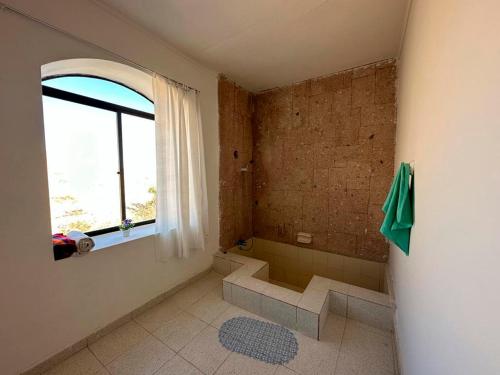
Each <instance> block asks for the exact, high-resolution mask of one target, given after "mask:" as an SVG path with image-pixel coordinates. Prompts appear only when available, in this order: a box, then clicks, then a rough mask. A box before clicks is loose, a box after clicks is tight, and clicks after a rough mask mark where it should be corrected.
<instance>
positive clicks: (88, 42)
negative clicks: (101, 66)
mask: <svg viewBox="0 0 500 375" xmlns="http://www.w3.org/2000/svg"><path fill="white" fill-rule="evenodd" d="M0 10H2V11H5V10H8V11H10V12H12V13H14V14H17V15H18V16H21V17H24V18H27V19H29V20H30V21H33V22H36V23H39V24H41V25H43V26H45V27H47V28H49V29H51V30H54V31H57V32H58V33H60V34H63V35H65V36H67V37H69V38H71V39H74V40H76V41H78V42H81V43H84V44H87V45H89V46H91V47H94V48H97V49H100V50H101V51H104V52H106V53H107V54H109V55H111V56H112V57H114V58H117V59H119V60H122V61H123V62H126V63H127V64H129V65H132V66H133V67H135V68H137V69H139V70H141V71H143V72H145V73H148V74H150V75H152V76H153V77H154V76H155V75H158V76H161V77H163V78H165V79H166V80H168V81H170V82H172V83H173V84H175V85H178V86H182V87H183V88H185V89H188V90H193V91H196V92H198V93H199V92H200V91H199V90H197V89H195V88H194V87H191V86H188V85H186V84H185V83H182V82H179V81H176V80H175V79H172V78H169V77H167V76H164V75H163V74H160V73H157V72H155V71H154V70H152V69H149V68H148V67H145V66H144V65H141V64H139V63H136V62H135V61H133V60H130V59H128V58H126V57H123V56H122V55H119V54H118V53H116V52H113V51H110V50H108V49H106V48H104V47H101V46H99V45H98V44H95V43H93V42H90V41H88V40H85V39H83V38H80V37H78V36H76V35H73V34H71V33H69V32H67V31H64V30H62V29H59V28H58V27H56V26H53V25H51V24H49V23H47V22H45V21H42V20H40V19H38V18H35V17H33V16H31V15H29V14H27V13H24V12H22V11H20V10H17V9H15V8H12V7H10V6H9V5H6V4H4V3H1V2H0Z"/></svg>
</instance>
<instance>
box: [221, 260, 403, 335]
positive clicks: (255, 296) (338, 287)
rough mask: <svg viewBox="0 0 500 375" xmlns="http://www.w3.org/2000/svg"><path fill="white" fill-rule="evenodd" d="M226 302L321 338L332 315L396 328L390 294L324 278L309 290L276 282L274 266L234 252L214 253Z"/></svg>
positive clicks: (375, 325)
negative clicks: (272, 275)
mask: <svg viewBox="0 0 500 375" xmlns="http://www.w3.org/2000/svg"><path fill="white" fill-rule="evenodd" d="M213 268H214V270H215V271H216V272H219V273H221V274H223V275H225V276H226V277H225V278H224V279H223V295H224V300H226V301H227V302H229V303H232V304H234V305H236V306H239V307H241V308H243V309H245V310H247V311H250V312H252V313H254V314H256V315H259V316H262V317H264V318H266V319H269V320H272V321H274V322H276V323H279V324H282V325H284V326H285V327H288V328H291V329H295V330H298V331H300V332H302V333H304V334H306V335H308V336H310V337H313V338H315V339H318V340H319V339H320V337H321V330H322V327H323V325H324V323H325V322H326V318H327V316H328V314H329V313H333V314H338V315H342V316H345V317H347V318H349V319H354V320H358V321H361V322H362V323H365V324H368V325H371V326H373V327H376V328H379V329H383V330H386V331H392V327H393V322H392V309H393V304H392V301H391V299H390V297H389V296H388V295H386V294H383V293H379V292H375V291H372V290H369V289H365V288H360V287H357V286H354V285H350V284H346V283H342V282H339V281H336V280H332V279H328V278H325V277H320V276H316V275H315V276H313V278H312V279H311V281H310V282H309V284H308V285H307V288H306V289H305V290H304V292H303V293H299V292H297V291H294V290H290V289H287V288H284V287H281V286H279V285H275V284H272V283H270V282H269V281H268V280H269V264H268V263H267V262H264V261H262V260H258V259H254V258H249V257H245V256H242V255H238V254H233V253H226V254H224V253H222V252H218V253H216V254H215V255H214V263H213Z"/></svg>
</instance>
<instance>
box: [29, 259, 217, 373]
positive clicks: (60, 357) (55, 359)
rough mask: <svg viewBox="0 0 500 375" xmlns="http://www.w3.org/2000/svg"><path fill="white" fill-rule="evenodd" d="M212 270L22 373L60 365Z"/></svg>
mask: <svg viewBox="0 0 500 375" xmlns="http://www.w3.org/2000/svg"><path fill="white" fill-rule="evenodd" d="M211 270H212V266H210V267H209V268H208V269H206V270H205V271H202V272H201V273H199V274H197V275H195V276H193V277H191V278H189V279H188V280H186V281H184V282H182V283H180V284H178V285H176V286H175V287H173V288H172V289H170V290H168V291H166V292H163V293H161V294H160V295H158V296H156V297H154V298H152V299H151V300H149V301H148V302H146V303H145V304H143V305H142V306H140V307H138V308H136V309H134V310H132V311H131V312H129V313H127V314H125V315H124V316H122V317H120V318H118V319H116V320H114V321H112V322H111V323H109V324H107V325H106V326H104V327H103V328H100V329H98V330H97V331H95V332H94V333H92V334H90V335H89V336H87V337H85V338H83V339H81V340H79V341H77V342H76V343H74V344H72V345H70V346H69V347H67V348H65V349H63V350H61V351H60V352H58V353H56V354H55V355H53V356H51V357H49V358H48V359H46V360H45V361H43V362H41V363H39V364H37V365H35V366H34V367H32V368H30V369H29V370H26V371H24V372H21V375H39V374H42V373H44V372H46V371H48V370H50V369H51V368H53V367H54V366H56V365H58V364H59V363H61V362H63V361H64V360H66V359H67V358H69V357H71V356H72V355H73V354H75V353H77V352H79V351H80V350H82V349H84V348H86V347H88V346H89V345H91V344H93V343H94V342H96V341H97V340H99V339H100V338H101V337H103V336H106V335H107V334H108V333H110V332H111V331H113V330H115V329H116V328H118V327H120V326H122V325H124V324H125V323H128V322H129V321H131V320H132V319H133V318H135V317H136V316H138V315H140V314H142V313H143V312H144V311H146V310H148V309H150V308H151V307H153V306H155V305H157V304H159V303H161V302H162V301H164V300H165V299H166V298H168V297H170V296H171V295H173V294H175V293H177V292H178V291H179V290H181V289H183V288H185V287H186V286H188V285H189V284H192V283H194V282H195V281H197V280H199V279H201V278H202V277H203V276H205V275H206V274H208V273H209V272H210V271H211Z"/></svg>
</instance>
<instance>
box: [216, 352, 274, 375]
mask: <svg viewBox="0 0 500 375" xmlns="http://www.w3.org/2000/svg"><path fill="white" fill-rule="evenodd" d="M277 367H278V365H272V364H269V363H265V362H262V361H258V360H256V359H253V358H250V357H247V356H245V355H242V354H239V353H231V355H230V356H229V357H228V358H227V359H226V360H225V361H224V363H223V364H222V366H221V367H219V369H218V370H217V372H216V373H215V374H216V375H273V374H274V373H275V371H276V369H277Z"/></svg>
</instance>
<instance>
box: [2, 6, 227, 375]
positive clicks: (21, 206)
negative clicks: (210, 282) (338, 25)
mask: <svg viewBox="0 0 500 375" xmlns="http://www.w3.org/2000/svg"><path fill="white" fill-rule="evenodd" d="M8 3H11V4H12V5H14V6H16V7H19V8H21V9H24V10H26V11H28V12H30V13H31V14H33V15H34V16H35V17H37V18H41V19H44V20H46V21H48V22H50V23H53V24H55V25H58V26H59V27H62V28H64V29H66V30H68V31H70V32H72V33H75V34H77V35H79V36H80V37H83V38H86V39H88V40H92V41H94V42H97V43H99V44H100V45H102V46H104V47H105V48H108V49H111V50H113V51H115V52H117V53H119V54H121V55H124V56H126V57H128V58H130V59H132V60H135V61H137V62H139V63H140V64H143V65H147V66H148V67H150V68H151V69H153V70H156V71H158V72H160V73H162V74H164V75H167V76H169V77H172V78H174V79H176V80H179V81H182V82H184V83H186V84H188V85H191V86H194V87H196V88H198V89H199V90H201V103H202V115H203V121H204V136H205V150H206V152H207V155H206V167H207V173H208V194H209V211H210V212H209V217H210V223H211V228H210V230H211V232H210V239H209V246H208V248H209V251H207V252H205V253H198V254H197V255H195V256H194V257H192V258H190V259H188V260H176V259H172V260H171V261H170V262H168V263H158V262H155V258H154V250H153V247H152V241H151V238H149V239H142V240H137V241H134V242H129V243H127V244H124V245H120V246H115V247H112V248H108V249H104V250H101V251H97V252H95V253H92V254H90V255H88V256H86V257H83V258H77V259H72V258H70V259H66V260H62V261H58V262H55V261H54V260H53V256H52V246H51V241H50V234H51V233H50V216H49V215H50V214H49V199H48V186H47V175H46V161H45V148H44V147H45V144H44V138H43V121H42V103H41V87H40V67H41V65H43V64H46V63H48V62H51V61H54V60H60V59H67V58H76V57H91V58H104V59H107V58H110V57H109V56H108V55H107V54H105V53H103V52H102V51H100V50H99V49H97V48H91V47H88V46H86V45H85V44H83V43H80V42H77V41H75V40H72V39H71V38H69V37H67V36H64V35H61V34H59V33H58V32H56V31H53V30H50V29H48V28H46V27H43V26H40V25H39V24H37V23H35V22H32V21H29V20H26V19H24V18H22V17H20V16H18V15H15V14H12V13H10V12H9V11H0V131H1V132H0V215H1V216H0V301H1V302H0V373H1V374H5V375H8V374H16V373H19V372H20V371H22V370H26V369H28V368H30V367H31V366H33V365H35V364H37V363H39V362H40V361H43V360H45V359H46V358H48V357H50V356H52V355H53V354H55V353H57V352H58V351H60V350H62V349H64V348H66V347H67V346H69V345H71V344H73V343H75V342H76V341H78V340H80V339H82V338H84V337H85V336H87V335H89V334H90V333H92V332H93V331H95V330H96V329H98V328H100V327H103V326H105V325H106V324H108V323H110V322H111V321H113V320H115V319H117V318H119V317H120V316H122V315H124V314H126V313H128V312H130V311H131V310H133V309H134V308H136V307H138V306H140V305H142V304H143V303H145V302H146V301H148V300H150V299H151V298H153V297H155V296H156V295H158V294H160V293H161V292H163V291H166V290H168V289H170V288H172V287H174V286H175V285H177V284H179V283H180V282H182V281H184V280H186V279H188V278H190V277H191V276H193V275H195V274H197V273H199V272H201V271H203V270H205V269H207V268H208V267H209V266H210V265H211V261H212V260H211V254H212V253H213V252H214V251H216V250H217V243H218V241H217V239H218V224H217V223H218V220H217V218H218V190H217V189H218V156H217V155H218V130H217V129H218V112H217V111H218V109H217V77H216V74H215V72H213V71H210V70H207V69H205V68H203V67H202V66H200V65H198V64H197V63H194V62H193V61H191V60H189V59H187V58H184V57H183V56H181V55H179V54H177V53H176V52H174V51H172V50H171V49H170V48H169V47H167V46H166V45H165V44H164V43H163V42H161V41H159V40H158V39H154V38H153V37H151V35H149V34H148V33H146V32H145V31H143V30H140V29H138V28H136V27H135V26H133V25H132V24H129V23H127V22H125V21H123V20H121V19H119V18H116V17H115V16H113V15H112V14H109V13H107V12H105V11H104V10H103V9H102V8H100V7H99V6H97V5H96V4H95V3H94V2H90V1H71V2H68V1H63V0H61V1H54V0H51V1H48V0H47V1H14V0H13V1H8Z"/></svg>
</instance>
